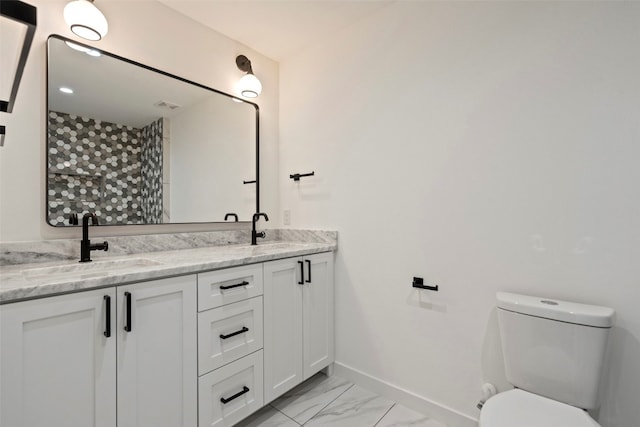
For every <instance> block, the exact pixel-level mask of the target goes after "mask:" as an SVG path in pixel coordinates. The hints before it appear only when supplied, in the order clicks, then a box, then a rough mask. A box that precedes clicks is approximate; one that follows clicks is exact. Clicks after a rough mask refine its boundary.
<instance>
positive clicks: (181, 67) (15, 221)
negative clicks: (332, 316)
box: [0, 0, 279, 242]
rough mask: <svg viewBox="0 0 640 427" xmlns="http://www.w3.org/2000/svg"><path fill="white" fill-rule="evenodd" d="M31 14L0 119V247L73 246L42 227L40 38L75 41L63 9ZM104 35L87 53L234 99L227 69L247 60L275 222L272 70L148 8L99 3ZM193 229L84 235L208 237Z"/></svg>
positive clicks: (146, 4) (47, 3)
mask: <svg viewBox="0 0 640 427" xmlns="http://www.w3.org/2000/svg"><path fill="white" fill-rule="evenodd" d="M29 3H30V4H33V5H34V6H36V7H37V8H38V28H37V31H36V36H35V39H34V42H33V46H32V48H31V52H30V54H29V59H28V61H27V66H26V69H25V74H24V76H23V79H22V83H21V86H20V90H19V92H18V98H17V101H16V105H15V108H14V111H13V114H4V113H2V114H1V116H0V120H2V122H3V124H6V125H7V136H6V139H5V146H4V147H3V148H0V241H3V242H7V241H21V240H41V239H51V238H72V237H73V238H75V237H78V236H79V233H80V232H79V230H78V229H74V230H70V229H63V230H60V229H55V228H52V227H50V226H49V225H47V224H46V223H45V203H44V200H45V189H44V188H45V175H44V171H45V162H46V159H45V136H46V121H45V119H46V38H47V37H48V35H49V34H52V33H56V34H61V35H63V36H66V37H69V38H75V39H77V37H76V36H75V35H73V34H72V33H71V32H70V31H69V29H68V28H67V27H66V25H65V23H64V20H63V17H62V10H63V8H64V5H65V4H66V3H67V1H57V0H30V1H29ZM96 5H97V6H98V7H99V8H100V9H101V10H102V11H103V13H104V14H105V16H106V17H107V20H108V21H109V33H108V34H107V36H106V37H105V38H104V39H103V40H102V41H100V42H97V43H95V46H96V47H98V48H100V49H104V50H106V51H109V52H112V53H115V54H117V55H120V56H124V57H127V58H131V59H134V60H136V61H138V62H141V63H143V64H146V65H150V66H152V67H156V68H159V69H161V70H164V71H167V72H170V73H172V74H175V75H178V76H180V77H184V78H187V79H189V80H193V81H195V82H198V83H202V84H204V85H207V86H210V87H213V88H216V89H219V90H221V91H224V92H227V93H235V84H236V82H237V81H238V80H239V78H240V77H242V72H240V71H239V70H238V69H237V67H236V65H235V58H236V56H237V55H238V54H245V55H247V56H248V57H249V58H250V59H251V61H252V63H253V69H254V71H255V73H256V75H257V76H258V77H259V78H260V79H261V81H262V84H263V87H264V89H263V92H262V94H261V96H260V97H259V98H258V100H257V102H256V103H257V104H258V105H259V106H260V108H261V109H260V121H261V122H260V138H261V153H260V155H261V164H262V167H261V184H262V190H261V208H262V210H264V211H266V212H268V213H269V216H270V218H272V219H275V220H277V219H278V215H277V212H276V211H277V206H278V196H277V195H278V185H277V168H278V157H277V156H278V148H277V144H278V142H277V141H278V93H279V89H278V64H277V63H276V62H274V61H272V60H270V59H268V58H266V57H265V56H263V55H260V54H258V53H256V52H254V51H252V50H251V49H249V48H247V47H245V46H244V45H241V44H240V43H238V42H236V41H234V40H231V39H229V38H227V37H225V36H222V35H221V34H219V33H217V32H214V31H212V30H210V29H207V28H206V27H204V26H202V25H200V24H198V23H196V22H194V21H192V20H190V19H189V18H186V17H184V16H182V15H180V14H178V13H176V12H174V11H173V10H172V9H169V8H167V7H166V6H164V5H162V4H160V3H157V2H155V1H151V0H137V1H100V0H98V1H97V2H96ZM213 228H216V226H211V225H200V226H196V225H194V226H161V227H158V226H127V227H116V226H114V227H101V228H99V229H95V230H92V235H103V236H108V235H121V234H145V233H158V232H170V231H187V230H208V229H213Z"/></svg>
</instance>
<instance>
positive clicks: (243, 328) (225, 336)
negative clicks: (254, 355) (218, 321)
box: [220, 326, 249, 340]
mask: <svg viewBox="0 0 640 427" xmlns="http://www.w3.org/2000/svg"><path fill="white" fill-rule="evenodd" d="M245 332H249V328H247V327H246V326H243V327H242V329H240V330H239V331H235V332H232V333H230V334H229V335H223V334H220V338H221V339H223V340H226V339H227V338H231V337H235V336H236V335H240V334H244V333H245Z"/></svg>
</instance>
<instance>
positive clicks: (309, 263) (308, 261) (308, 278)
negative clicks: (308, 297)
mask: <svg viewBox="0 0 640 427" xmlns="http://www.w3.org/2000/svg"><path fill="white" fill-rule="evenodd" d="M305 262H306V263H307V267H309V268H308V271H309V275H308V276H309V277H307V280H305V282H306V283H311V261H310V260H306V261H305Z"/></svg>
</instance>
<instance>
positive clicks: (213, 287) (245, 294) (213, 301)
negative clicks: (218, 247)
mask: <svg viewBox="0 0 640 427" xmlns="http://www.w3.org/2000/svg"><path fill="white" fill-rule="evenodd" d="M258 295H262V264H253V265H246V266H242V267H234V268H227V269H224V270H216V271H210V272H208V273H200V274H198V311H203V310H208V309H210V308H215V307H220V306H222V305H225V304H230V303H232V302H236V301H242V300H243V299H247V298H252V297H255V296H258Z"/></svg>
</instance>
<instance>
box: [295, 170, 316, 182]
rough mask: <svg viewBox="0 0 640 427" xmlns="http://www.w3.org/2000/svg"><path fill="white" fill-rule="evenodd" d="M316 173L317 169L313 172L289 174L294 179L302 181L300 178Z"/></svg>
mask: <svg viewBox="0 0 640 427" xmlns="http://www.w3.org/2000/svg"><path fill="white" fill-rule="evenodd" d="M315 174H316V172H315V171H313V172H311V173H294V174H293V175H289V178H291V179H292V180H294V181H300V178H302V177H304V176H313V175H315Z"/></svg>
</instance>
